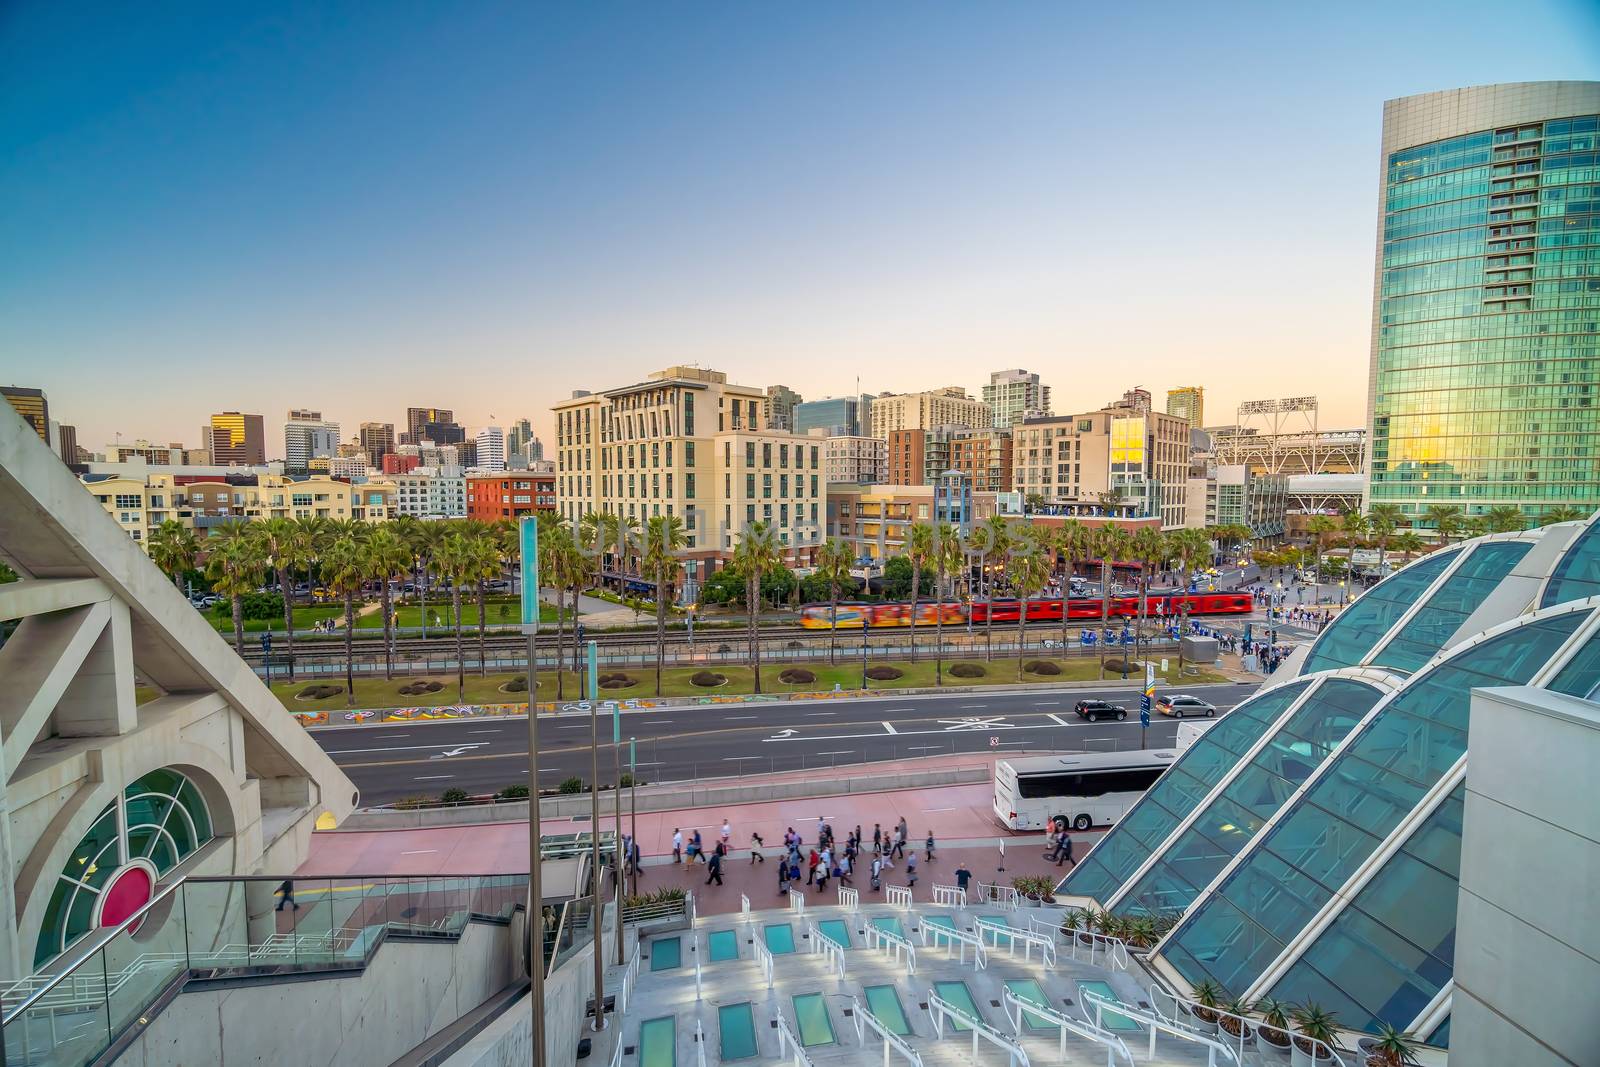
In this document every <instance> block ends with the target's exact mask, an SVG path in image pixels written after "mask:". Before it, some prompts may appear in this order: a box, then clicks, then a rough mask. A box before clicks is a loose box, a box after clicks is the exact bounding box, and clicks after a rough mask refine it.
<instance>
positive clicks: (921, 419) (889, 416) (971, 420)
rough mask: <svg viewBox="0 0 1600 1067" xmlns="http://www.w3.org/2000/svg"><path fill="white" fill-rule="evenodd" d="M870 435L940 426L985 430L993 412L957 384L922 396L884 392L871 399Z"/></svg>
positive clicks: (886, 437) (886, 435)
mask: <svg viewBox="0 0 1600 1067" xmlns="http://www.w3.org/2000/svg"><path fill="white" fill-rule="evenodd" d="M869 418H870V421H871V425H872V436H873V437H882V438H883V439H884V440H888V439H889V434H890V433H892V432H893V431H895V430H931V429H935V428H937V427H940V426H965V427H967V428H969V429H987V428H989V427H990V426H992V425H993V424H994V412H993V411H991V410H990V408H989V405H988V404H985V403H984V402H983V401H982V400H975V399H973V398H972V397H970V396H968V395H967V391H966V390H965V389H963V388H961V387H960V386H959V385H947V386H945V387H944V388H943V389H933V390H930V391H928V392H925V393H883V394H880V395H878V396H875V397H873V398H872V407H871V409H870V412H869Z"/></svg>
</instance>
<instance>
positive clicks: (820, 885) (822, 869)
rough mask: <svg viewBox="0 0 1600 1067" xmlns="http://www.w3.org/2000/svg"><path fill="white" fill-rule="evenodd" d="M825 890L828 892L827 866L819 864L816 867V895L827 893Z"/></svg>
mask: <svg viewBox="0 0 1600 1067" xmlns="http://www.w3.org/2000/svg"><path fill="white" fill-rule="evenodd" d="M824 854H826V853H824ZM827 890H828V865H827V864H826V863H821V864H818V866H817V893H818V894H819V895H820V894H822V893H825V892H827Z"/></svg>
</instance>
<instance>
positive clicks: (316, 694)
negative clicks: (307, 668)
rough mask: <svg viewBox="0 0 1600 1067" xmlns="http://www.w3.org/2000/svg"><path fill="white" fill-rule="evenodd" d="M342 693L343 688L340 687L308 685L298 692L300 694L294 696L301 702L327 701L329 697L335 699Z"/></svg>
mask: <svg viewBox="0 0 1600 1067" xmlns="http://www.w3.org/2000/svg"><path fill="white" fill-rule="evenodd" d="M342 692H344V686H342V685H320V684H319V685H308V686H306V687H305V688H304V689H302V690H300V692H298V693H296V694H295V696H297V697H299V698H300V699H301V700H327V699H328V698H329V697H336V696H338V695H339V694H340V693H342Z"/></svg>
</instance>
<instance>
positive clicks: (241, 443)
mask: <svg viewBox="0 0 1600 1067" xmlns="http://www.w3.org/2000/svg"><path fill="white" fill-rule="evenodd" d="M206 445H207V448H208V450H209V451H210V453H211V462H212V463H214V464H216V465H218V466H222V467H230V466H238V467H250V466H259V465H261V464H263V463H266V461H267V432H266V421H265V420H264V419H263V418H262V417H261V416H260V415H246V414H244V413H242V412H238V411H223V412H219V413H218V414H216V415H213V416H211V424H210V426H209V427H207V433H206Z"/></svg>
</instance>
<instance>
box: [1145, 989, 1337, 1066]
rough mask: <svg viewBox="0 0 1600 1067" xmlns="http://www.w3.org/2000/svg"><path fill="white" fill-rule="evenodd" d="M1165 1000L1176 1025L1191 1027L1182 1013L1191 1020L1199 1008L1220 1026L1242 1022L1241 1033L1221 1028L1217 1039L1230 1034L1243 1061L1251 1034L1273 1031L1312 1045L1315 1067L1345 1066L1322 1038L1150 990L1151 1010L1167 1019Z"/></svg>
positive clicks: (1174, 994)
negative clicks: (1228, 1021) (1321, 1066)
mask: <svg viewBox="0 0 1600 1067" xmlns="http://www.w3.org/2000/svg"><path fill="white" fill-rule="evenodd" d="M1163 1001H1171V1002H1172V1006H1173V1010H1172V1012H1171V1013H1170V1014H1171V1022H1172V1023H1173V1024H1174V1025H1176V1026H1189V1025H1191V1024H1188V1023H1185V1022H1184V1021H1183V1020H1182V1019H1181V1018H1179V1012H1180V1011H1181V1012H1182V1013H1183V1014H1186V1015H1188V1016H1190V1017H1191V1018H1195V1017H1196V1016H1195V1011H1196V1009H1199V1010H1204V1011H1208V1012H1210V1013H1211V1014H1212V1015H1215V1016H1216V1017H1217V1020H1218V1022H1219V1024H1220V1022H1221V1020H1223V1019H1233V1020H1234V1021H1235V1022H1238V1023H1239V1024H1240V1026H1239V1032H1238V1033H1237V1034H1231V1033H1228V1030H1227V1027H1224V1026H1220V1025H1219V1026H1218V1028H1217V1038H1218V1039H1219V1040H1221V1039H1223V1036H1224V1035H1226V1039H1227V1040H1228V1041H1230V1042H1234V1041H1236V1042H1237V1045H1238V1058H1239V1059H1240V1060H1243V1059H1244V1043H1245V1041H1247V1040H1248V1039H1249V1036H1250V1031H1252V1030H1271V1031H1273V1032H1274V1033H1279V1034H1282V1035H1283V1036H1284V1037H1286V1038H1288V1039H1289V1040H1290V1041H1296V1040H1298V1041H1308V1042H1310V1043H1311V1063H1312V1065H1313V1067H1315V1065H1317V1064H1337V1065H1338V1067H1345V1062H1344V1060H1343V1058H1341V1057H1340V1055H1339V1053H1338V1052H1337V1051H1336V1050H1335V1049H1334V1048H1333V1047H1332V1046H1331V1045H1329V1044H1328V1043H1327V1042H1326V1041H1323V1040H1321V1039H1320V1038H1314V1037H1306V1036H1304V1035H1303V1034H1297V1033H1295V1032H1294V1031H1292V1030H1287V1029H1285V1028H1283V1027H1281V1026H1272V1025H1270V1024H1269V1023H1266V1022H1263V1021H1262V1020H1260V1019H1256V1018H1252V1017H1251V1016H1248V1015H1239V1014H1237V1013H1236V1012H1231V1011H1224V1010H1223V1009H1221V1008H1207V1007H1205V1005H1203V1004H1201V1003H1199V1002H1198V1001H1193V1000H1187V999H1185V998H1183V997H1180V996H1178V995H1177V994H1176V993H1169V992H1168V991H1167V990H1165V989H1162V988H1161V987H1160V986H1158V985H1152V986H1151V987H1150V1004H1151V1008H1152V1010H1153V1011H1154V1012H1155V1013H1156V1014H1157V1015H1160V1016H1161V1017H1163V1018H1167V1016H1168V1013H1167V1012H1165V1011H1163V1010H1162V1007H1161V1005H1162V1002H1163Z"/></svg>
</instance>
